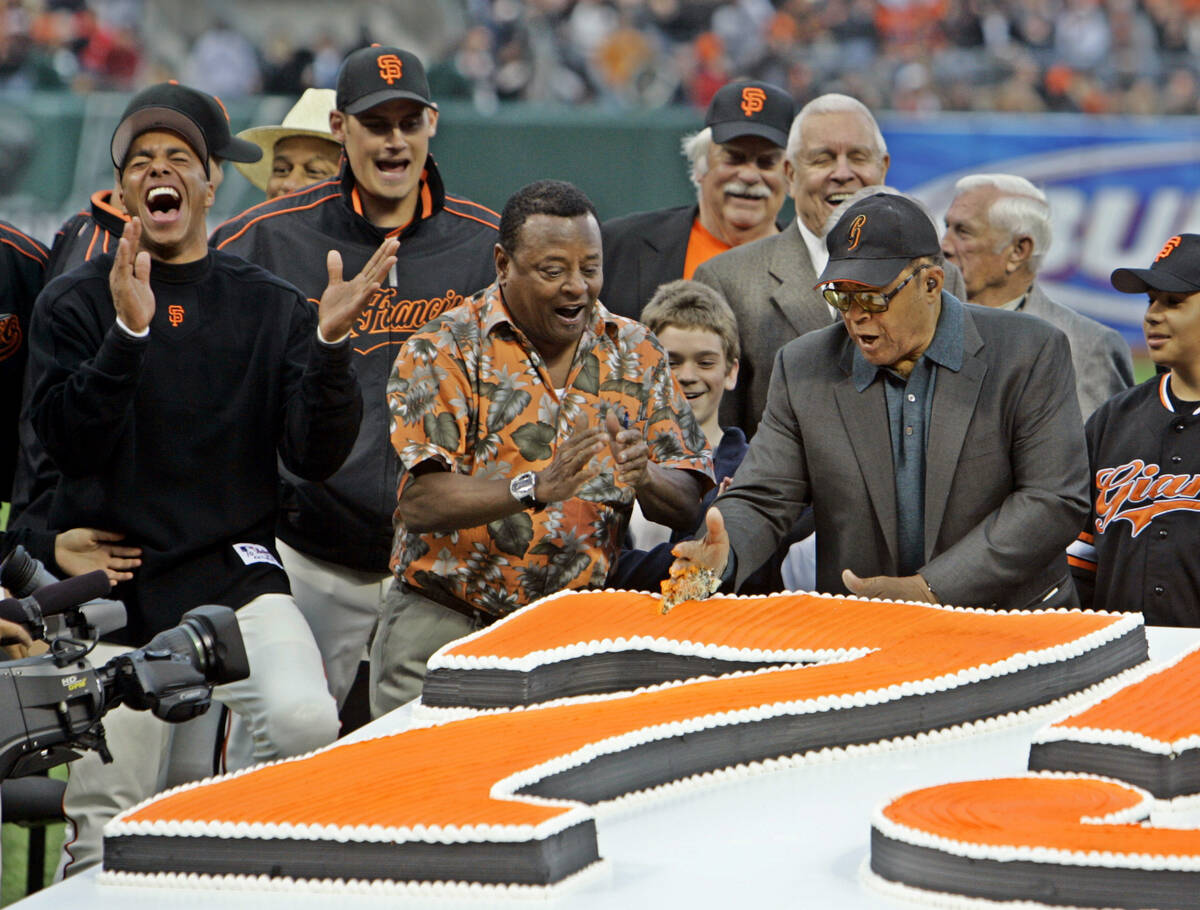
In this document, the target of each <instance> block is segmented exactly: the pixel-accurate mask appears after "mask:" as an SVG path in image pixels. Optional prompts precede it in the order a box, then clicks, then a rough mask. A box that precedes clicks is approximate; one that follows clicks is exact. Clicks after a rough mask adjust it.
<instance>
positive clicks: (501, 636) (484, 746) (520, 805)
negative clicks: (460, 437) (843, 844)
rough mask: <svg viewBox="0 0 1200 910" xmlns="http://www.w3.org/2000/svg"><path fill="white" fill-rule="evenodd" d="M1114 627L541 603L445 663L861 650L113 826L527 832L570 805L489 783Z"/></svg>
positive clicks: (443, 729) (994, 618) (157, 811)
mask: <svg viewBox="0 0 1200 910" xmlns="http://www.w3.org/2000/svg"><path fill="white" fill-rule="evenodd" d="M1119 621H1121V617H1118V616H1113V615H1101V614H1085V613H1078V612H1075V613H982V612H979V613H975V612H966V611H953V610H948V609H942V608H934V607H929V606H923V605H916V604H890V603H881V602H878V601H866V600H854V599H840V598H827V597H814V596H811V595H781V596H777V597H766V598H714V599H712V600H710V601H706V602H704V603H700V604H685V605H683V606H681V607H678V608H676V609H675V610H673V611H672V612H671V613H669V614H667V615H665V616H664V615H662V614H661V613H660V612H659V609H658V599H657V598H654V597H651V596H649V595H640V594H627V593H623V592H591V593H581V594H574V595H571V596H569V597H556V598H552V599H549V600H547V601H544V602H542V603H539V604H536V605H533V606H531V607H529V608H527V609H526V610H524V611H521V612H520V613H518V614H515V615H514V616H513V617H512V618H510V619H508V620H506V621H505V622H502V623H500V624H497V625H496V626H495V627H493V628H492V629H489V630H488V631H487V632H486V633H485V634H481V635H479V636H478V637H476V638H475V639H474V640H472V641H467V642H462V643H459V644H457V645H455V646H453V647H452V648H451V649H450V652H449V653H453V654H460V655H463V654H467V655H479V656H485V655H500V656H511V657H520V656H523V655H525V654H528V653H531V652H537V651H545V650H548V649H551V648H555V647H558V646H560V645H568V644H573V643H578V642H588V641H593V640H594V641H602V640H604V639H616V638H618V637H623V638H625V639H627V640H628V639H630V638H633V637H636V636H650V637H653V638H658V637H667V638H673V639H677V640H680V641H691V642H697V643H703V642H711V643H717V644H722V645H729V646H731V647H736V648H759V649H814V650H815V649H831V650H832V649H837V648H868V649H872V651H871V653H870V654H868V655H867V656H865V657H862V658H859V659H857V660H851V661H845V662H842V663H829V664H819V665H812V666H794V667H790V668H787V669H770V670H765V671H759V672H755V673H752V674H745V675H739V676H734V677H727V678H720V679H705V680H697V681H692V682H689V683H687V684H683V685H670V686H665V687H662V688H658V689H654V690H651V691H646V692H640V693H636V694H625V695H620V696H614V697H602V698H599V699H597V700H592V701H582V702H580V701H575V702H570V703H566V704H560V705H555V706H551V707H544V708H531V709H526V710H517V711H502V712H498V713H491V714H483V715H477V716H473V717H469V718H466V719H463V720H458V721H454V722H450V723H445V724H441V725H439V726H436V727H431V728H425V729H416V730H410V731H407V732H404V733H399V734H396V735H393V736H389V737H385V738H381V739H376V740H371V741H367V742H362V743H352V744H347V745H341V746H337V747H335V748H333V749H330V750H328V751H325V752H322V753H318V754H315V755H313V756H309V757H307V758H304V759H299V760H293V761H287V762H282V763H279V764H275V765H271V766H267V767H263V768H259V769H256V770H254V771H251V772H249V773H246V774H242V775H238V776H235V777H231V778H226V779H223V780H218V781H214V782H211V783H208V784H205V785H203V786H199V787H193V788H190V789H186V790H183V791H180V792H177V793H174V794H171V795H168V796H164V797H161V798H159V799H157V800H155V801H153V802H151V803H149V804H147V805H145V806H143V807H142V808H140V809H138V810H136V811H134V812H133V813H131V814H127V815H125V816H123V820H124V821H127V822H138V821H155V820H177V821H184V820H187V821H216V822H233V823H237V822H246V823H254V822H262V823H268V822H273V823H291V824H307V825H336V826H356V825H380V826H384V827H389V828H415V827H417V826H425V827H426V828H428V827H430V826H442V827H446V826H459V827H462V826H474V825H492V826H494V825H538V824H540V823H542V822H546V821H548V820H550V819H553V818H555V817H557V816H561V815H562V814H563V813H565V812H567V811H569V810H570V806H571V805H574V804H560V805H545V804H532V803H529V802H527V801H525V800H522V799H521V798H519V797H515V798H506V797H505V796H504V794H503V792H502V791H503V789H504V788H497V789H496V791H495V792H496V793H497V795H496V796H493V792H494V787H495V785H496V784H497V782H499V781H501V780H503V779H504V778H506V777H508V776H509V775H513V774H517V773H518V772H522V771H525V770H527V769H529V768H532V767H534V766H536V765H538V764H540V763H543V762H547V761H550V760H552V759H556V758H558V757H560V756H564V755H567V754H570V753H572V752H574V751H576V750H579V749H581V748H583V747H585V746H588V745H589V744H594V743H597V742H600V741H603V740H606V739H609V738H611V737H619V736H622V735H624V734H627V733H630V732H631V731H635V730H640V729H643V728H647V727H653V726H655V725H662V724H673V723H678V722H686V721H689V720H691V719H693V718H700V717H704V716H707V715H712V714H717V713H721V712H734V711H739V710H743V709H758V708H760V707H762V706H770V705H774V704H778V703H786V702H797V701H803V700H807V699H816V698H818V697H821V696H843V695H844V696H854V695H859V694H861V693H863V692H864V691H868V690H875V689H887V688H888V687H889V686H899V685H902V684H904V683H906V682H912V681H922V680H931V679H935V678H937V677H940V676H943V675H945V674H954V673H957V672H959V671H963V670H969V669H972V668H977V667H980V666H982V665H985V664H989V663H993V662H997V661H1002V660H1005V659H1008V658H1011V657H1012V656H1013V655H1016V654H1021V653H1025V652H1030V651H1036V650H1041V649H1045V648H1049V647H1053V646H1055V645H1058V644H1067V643H1070V642H1073V641H1076V640H1077V639H1079V638H1080V637H1082V636H1085V635H1087V634H1089V633H1091V632H1095V631H1098V630H1101V629H1104V628H1106V627H1108V626H1111V625H1113V624H1115V623H1117V622H1119ZM326 782H328V783H326ZM510 789H511V788H510ZM1005 811H1006V812H1007V811H1008V810H1007V809H1006V810H1005ZM430 839H438V838H436V837H433V836H432V835H431V836H430Z"/></svg>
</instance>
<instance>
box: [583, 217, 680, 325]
mask: <svg viewBox="0 0 1200 910" xmlns="http://www.w3.org/2000/svg"><path fill="white" fill-rule="evenodd" d="M699 212H700V207H699V206H698V205H684V206H680V207H678V208H673V209H658V210H657V211H653V212H635V213H634V214H632V215H622V216H621V217H620V218H612V219H609V220H608V221H606V222H604V224H602V225H601V226H600V236H601V239H602V241H603V243H604V287H603V288H602V289H601V291H600V300H601V301H602V302H603V303H604V305H605V306H606V307H607V308H608V309H609V310H610V311H612V312H614V313H617V314H619V315H621V316H628V317H629V318H630V319H638V318H640V317H641V315H642V309H643V308H644V307H645V306H646V304H647V303H649V302H650V298H651V297H653V296H654V292H655V291H656V290H658V286H659V285H660V284H663V283H664V282H667V281H674V280H675V279H677V278H682V277H683V266H684V264H685V262H686V261H687V246H688V238H689V237H690V236H691V232H692V222H693V221H695V220H696V215H697V214H699Z"/></svg>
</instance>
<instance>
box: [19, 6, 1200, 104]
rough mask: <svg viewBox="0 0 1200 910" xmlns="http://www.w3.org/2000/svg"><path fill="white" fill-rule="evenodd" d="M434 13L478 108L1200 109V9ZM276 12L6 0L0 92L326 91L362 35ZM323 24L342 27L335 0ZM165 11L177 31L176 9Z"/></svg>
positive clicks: (444, 50)
mask: <svg viewBox="0 0 1200 910" xmlns="http://www.w3.org/2000/svg"><path fill="white" fill-rule="evenodd" d="M420 5H421V6H422V7H424V8H425V10H424V11H423V12H424V13H425V15H423V16H415V15H414V16H407V15H406V13H405V12H404V10H405V4H404V3H400V4H396V7H397V10H398V11H397V13H396V14H397V15H398V16H400V17H401V18H404V19H408V18H414V19H423V18H427V17H428V14H427V10H428V8H429V7H430V6H431V5H430V4H427V3H425V2H424V0H422V2H421V4H420ZM329 6H330V11H331V15H334V13H333V4H329ZM433 6H435V7H436V8H437V10H439V11H440V19H441V22H442V27H441V28H440V29H439V30H438V32H437V34H436V36H434V35H430V36H429V40H428V41H422V42H421V44H422V47H421V56H422V57H423V58H424V62H425V64H426V67H427V68H428V70H429V80H430V87H431V89H432V91H433V93H434V94H435V95H436V96H437V97H439V98H441V99H443V100H450V99H455V98H458V99H464V100H471V101H473V102H474V103H475V104H476V105H477V106H478V107H480V108H481V109H484V110H490V109H493V108H495V107H496V106H497V105H498V104H499V103H500V102H504V101H537V102H548V101H549V102H554V101H557V102H564V103H570V104H596V105H603V106H608V107H614V108H626V107H658V106H661V105H665V104H672V103H690V104H692V105H694V106H696V107H698V108H700V109H703V108H704V107H706V106H707V104H708V102H709V100H710V99H711V97H712V95H713V93H714V92H716V90H717V89H718V88H720V87H721V86H722V85H723V84H725V83H726V82H728V81H729V80H730V79H732V78H734V77H749V78H753V79H760V80H763V81H767V82H772V83H775V84H777V85H781V86H785V87H786V88H788V89H789V91H790V92H791V93H792V95H793V97H794V99H795V100H796V102H797V103H798V104H804V103H806V102H807V101H809V100H811V99H812V98H814V97H816V96H818V95H820V94H823V93H826V92H844V93H846V94H850V95H853V96H855V97H857V98H859V99H861V100H862V101H863V102H864V103H866V104H867V105H868V107H870V108H872V109H873V110H884V109H892V110H898V111H909V112H916V113H921V112H934V111H1018V112H1043V111H1066V112H1082V113H1087V114H1105V113H1120V114H1195V113H1198V112H1200V3H1198V2H1197V0H1011V2H1000V0H725V2H721V0H439V3H437V4H435V5H433ZM206 8H207V7H206ZM286 12H287V8H286V7H284V6H283V5H282V4H280V16H279V17H276V18H278V19H283V20H284V22H283V24H281V25H279V26H278V27H273V28H271V29H270V30H269V32H268V33H266V34H256V33H255V31H254V29H253V28H252V27H251V25H252V24H251V23H249V22H241V21H240V20H239V19H238V18H236V17H233V16H232V14H231V13H229V12H228V11H224V12H222V11H220V10H216V9H215V8H214V11H213V12H211V13H206V14H197V13H195V12H194V11H193V12H191V13H190V15H189V18H188V19H187V24H186V25H184V24H179V23H177V24H176V27H175V28H174V29H170V28H168V29H167V30H166V31H167V32H168V33H167V34H163V33H162V28H161V25H162V23H161V22H156V26H155V37H154V41H153V42H151V41H149V40H148V36H147V35H146V34H144V32H145V31H146V29H147V26H146V17H145V13H146V9H145V5H144V3H143V2H142V0H6V2H5V3H4V6H3V10H2V12H0V91H5V90H21V89H37V88H60V87H69V88H71V89H73V90H75V91H91V90H116V91H130V90H134V89H137V88H139V87H142V86H145V85H148V84H151V83H154V82H158V81H161V80H163V79H168V78H178V79H181V80H183V81H185V82H187V83H188V84H191V85H195V86H197V87H199V88H202V89H205V90H207V91H209V92H212V93H214V94H217V95H220V96H221V97H224V98H237V97H242V96H245V95H248V94H252V93H256V92H262V93H267V94H283V95H293V96H297V95H299V94H300V93H301V92H302V91H303V90H304V89H306V88H332V87H333V80H334V78H335V76H336V72H337V65H338V63H339V62H340V61H341V59H342V57H343V56H344V55H345V53H346V52H348V51H349V50H351V49H353V48H354V47H358V46H361V45H362V44H364V43H366V41H365V40H364V36H363V34H355V35H353V36H348V40H343V41H339V39H338V38H337V37H335V35H334V34H333V32H332V31H330V30H328V29H327V28H323V27H321V26H320V25H319V24H317V23H319V22H320V17H319V15H318V13H317V12H316V11H313V10H310V11H309V15H310V16H312V17H314V18H313V20H312V21H313V23H314V24H313V25H312V27H311V28H309V27H306V26H305V25H304V24H303V23H302V22H301V23H288V22H287V17H286V15H285V14H286ZM158 15H159V17H160V18H161V17H163V16H164V15H166V14H164V13H163V12H162V11H161V10H160V11H159V12H158ZM336 15H337V16H338V17H341V18H340V21H341V22H342V23H343V24H344V23H345V16H346V10H345V9H344V7H342V6H339V7H338V11H337V13H336ZM223 16H224V18H223ZM363 16H364V21H363V22H362V23H361V29H360V31H362V32H363V33H366V32H367V31H369V26H368V23H367V22H366V21H365V18H366V13H363ZM164 21H165V22H166V23H167V24H168V25H169V24H171V19H170V17H169V15H167V16H166V19H165V20H164ZM405 25H406V26H407V25H408V22H407V21H406V22H405ZM306 30H307V31H308V32H309V33H305V32H306ZM414 37H416V38H418V39H419V38H421V36H420V35H416V36H414Z"/></svg>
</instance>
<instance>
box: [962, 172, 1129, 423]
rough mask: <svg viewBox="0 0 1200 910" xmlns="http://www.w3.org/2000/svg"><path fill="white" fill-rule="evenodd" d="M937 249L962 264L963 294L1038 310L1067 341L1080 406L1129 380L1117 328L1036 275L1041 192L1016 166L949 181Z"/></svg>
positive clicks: (1041, 248)
mask: <svg viewBox="0 0 1200 910" xmlns="http://www.w3.org/2000/svg"><path fill="white" fill-rule="evenodd" d="M954 191H955V196H954V201H953V202H952V203H951V205H950V209H949V211H947V212H946V233H945V234H944V235H942V253H943V254H944V255H945V257H946V259H948V260H949V261H950V262H953V263H955V264H956V265H957V266H958V267H959V268H960V269H962V273H963V277H964V278H965V279H966V281H967V299H968V300H969V301H970V302H971V303H978V304H980V305H982V306H990V307H1002V308H1003V309H1007V310H1018V311H1023V312H1026V313H1031V314H1033V315H1034V316H1040V317H1041V318H1042V319H1045V320H1046V321H1047V322H1049V323H1050V324H1051V325H1055V326H1057V327H1058V328H1060V329H1062V330H1063V332H1064V333H1065V334H1066V336H1067V338H1068V339H1069V340H1070V342H1071V361H1072V363H1073V365H1074V367H1075V389H1076V392H1077V394H1078V396H1079V410H1080V412H1081V413H1082V415H1083V419H1084V420H1087V418H1088V417H1089V416H1091V413H1092V411H1094V410H1096V408H1098V407H1100V405H1102V404H1104V402H1106V401H1107V400H1108V399H1109V398H1111V397H1112V396H1113V395H1116V394H1117V392H1120V391H1123V390H1125V389H1127V388H1129V387H1130V386H1131V385H1133V359H1132V358H1131V357H1130V355H1129V345H1127V344H1126V343H1125V339H1123V338H1122V337H1121V335H1120V333H1119V332H1117V331H1116V330H1115V329H1110V328H1108V327H1107V326H1105V325H1101V324H1100V323H1099V322H1096V321H1095V320H1094V319H1089V318H1088V317H1086V316H1084V315H1083V314H1082V313H1077V312H1075V311H1074V310H1072V309H1070V308H1069V307H1065V306H1063V305H1062V304H1060V303H1055V302H1054V301H1053V300H1051V299H1050V298H1049V297H1047V296H1046V294H1045V292H1044V291H1043V290H1042V289H1041V287H1040V286H1039V285H1038V284H1037V283H1036V280H1035V279H1036V278H1037V273H1038V269H1040V268H1041V265H1042V261H1043V260H1044V258H1045V255H1046V250H1047V249H1048V248H1049V247H1050V240H1051V229H1050V205H1049V203H1047V201H1046V194H1045V193H1043V192H1042V191H1041V190H1039V189H1038V188H1037V187H1036V186H1034V185H1033V184H1032V183H1030V182H1029V181H1028V180H1026V179H1025V178H1024V177H1017V176H1015V175H1013V174H972V175H971V176H969V177H963V178H962V179H961V180H959V181H958V183H956V184H955V186H954Z"/></svg>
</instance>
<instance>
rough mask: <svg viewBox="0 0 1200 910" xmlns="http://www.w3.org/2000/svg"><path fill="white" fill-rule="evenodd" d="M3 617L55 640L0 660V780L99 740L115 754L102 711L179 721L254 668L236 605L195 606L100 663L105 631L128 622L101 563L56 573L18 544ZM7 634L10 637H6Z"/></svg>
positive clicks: (7, 565) (3, 573)
mask: <svg viewBox="0 0 1200 910" xmlns="http://www.w3.org/2000/svg"><path fill="white" fill-rule="evenodd" d="M0 583H2V584H3V585H4V587H5V588H7V589H8V590H9V592H10V593H12V594H13V595H14V596H12V597H8V598H4V599H3V600H0V618H3V619H7V620H9V621H10V622H15V623H19V624H20V625H22V626H24V627H25V628H26V629H27V630H28V631H29V634H30V636H31V637H33V638H34V639H39V638H42V639H45V640H46V641H47V643H48V644H49V650H48V651H47V652H46V653H44V654H39V655H37V656H33V657H26V658H23V659H20V660H6V661H0V780H3V779H7V778H9V777H21V776H23V775H26V774H33V773H36V772H38V771H41V770H44V769H46V768H50V767H53V766H54V765H59V764H62V763H63V762H68V761H73V760H74V759H76V758H79V757H80V755H81V752H82V750H86V749H94V750H95V751H97V752H98V753H99V754H100V757H101V759H102V760H104V761H105V762H109V761H112V756H111V755H110V754H109V752H108V747H107V745H106V743H105V739H104V726H103V724H102V723H101V718H102V717H103V716H104V714H105V713H106V712H107V711H109V710H110V709H111V708H114V707H116V706H117V705H119V704H125V705H127V706H129V707H130V708H134V709H136V710H139V711H152V712H153V713H154V715H155V716H156V717H159V718H162V719H163V720H165V721H168V722H171V723H181V722H182V721H185V720H190V719H191V718H193V717H198V716H199V715H201V714H203V713H204V712H205V711H207V710H208V707H209V705H210V704H211V702H212V689H213V686H215V685H220V684H222V683H230V682H236V681H237V680H240V679H245V678H246V677H247V676H249V675H250V667H249V663H248V661H247V659H246V649H245V646H244V645H243V643H242V634H241V631H240V629H239V628H238V624H237V617H236V615H235V614H234V612H233V610H231V609H229V608H228V607H221V606H215V605H205V606H200V607H196V608H195V609H192V610H189V611H188V612H187V613H185V614H184V615H183V619H182V620H181V621H180V623H179V625H177V626H175V627H174V628H171V629H167V630H165V631H163V632H159V633H158V634H157V635H156V636H154V638H152V639H151V640H150V642H149V643H148V644H147V645H146V646H145V647H143V648H136V649H134V650H131V651H127V652H125V653H124V654H119V655H117V656H116V657H114V658H113V659H112V660H110V661H108V662H107V663H106V664H104V665H103V666H101V667H93V666H92V665H91V664H90V663H89V662H88V660H87V659H86V658H87V654H88V653H89V652H90V651H91V649H92V647H93V646H94V642H95V640H96V639H98V638H99V637H100V636H101V635H104V634H106V633H108V632H112V631H114V630H116V629H119V628H121V627H122V626H124V625H125V619H126V617H125V607H124V605H123V604H121V603H120V602H119V601H115V600H106V599H103V597H102V595H104V594H106V593H107V592H108V589H109V582H108V577H107V576H106V575H105V573H104V572H103V571H96V572H89V573H88V574H86V575H79V576H77V577H75V578H69V579H67V580H66V581H58V580H57V579H55V577H54V576H53V575H52V574H50V573H49V572H47V571H46V569H45V567H44V566H42V564H41V562H40V561H39V560H37V559H35V558H33V557H32V556H30V555H29V554H28V553H27V552H26V551H25V550H24V548H22V547H17V548H16V549H15V550H14V551H13V552H12V553H11V554H10V555H9V556H8V557H7V558H6V559H5V560H4V562H3V563H2V564H0ZM4 643H7V642H4Z"/></svg>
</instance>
